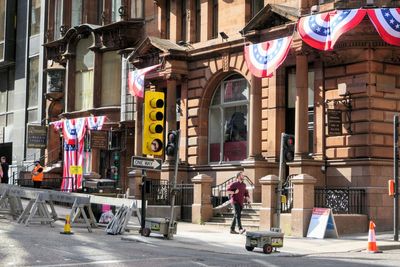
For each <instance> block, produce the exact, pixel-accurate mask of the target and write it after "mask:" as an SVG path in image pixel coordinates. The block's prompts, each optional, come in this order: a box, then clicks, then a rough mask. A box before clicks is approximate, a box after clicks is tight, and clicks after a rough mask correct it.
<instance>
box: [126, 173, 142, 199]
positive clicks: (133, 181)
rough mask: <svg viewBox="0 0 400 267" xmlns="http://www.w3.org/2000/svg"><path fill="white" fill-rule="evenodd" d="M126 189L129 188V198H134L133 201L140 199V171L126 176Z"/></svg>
mask: <svg viewBox="0 0 400 267" xmlns="http://www.w3.org/2000/svg"><path fill="white" fill-rule="evenodd" d="M128 179H129V181H128V187H129V196H134V197H135V199H141V198H142V191H141V186H142V171H141V170H134V171H131V172H130V173H129V174H128Z"/></svg>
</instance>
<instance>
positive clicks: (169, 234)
mask: <svg viewBox="0 0 400 267" xmlns="http://www.w3.org/2000/svg"><path fill="white" fill-rule="evenodd" d="M176 132H177V140H176V143H177V145H176V152H175V171H174V181H173V183H172V191H171V192H172V199H171V216H170V218H169V226H168V239H170V238H171V237H172V234H171V231H172V229H173V226H174V212H175V195H176V191H177V189H176V179H177V176H178V164H179V146H180V139H181V130H177V131H176Z"/></svg>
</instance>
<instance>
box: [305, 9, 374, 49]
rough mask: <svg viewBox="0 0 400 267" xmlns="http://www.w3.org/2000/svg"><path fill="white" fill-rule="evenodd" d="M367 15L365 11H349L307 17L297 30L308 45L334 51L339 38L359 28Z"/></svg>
mask: <svg viewBox="0 0 400 267" xmlns="http://www.w3.org/2000/svg"><path fill="white" fill-rule="evenodd" d="M365 13H366V11H365V10H364V9H348V10H335V11H331V12H326V13H322V14H317V15H312V16H307V17H303V18H301V19H300V20H299V22H298V25H297V30H298V32H299V34H300V36H301V38H302V39H303V41H304V42H306V43H307V44H308V45H310V46H312V47H314V48H316V49H319V50H332V49H333V46H334V45H335V43H336V41H337V40H338V39H339V37H340V36H341V35H342V34H344V33H345V32H347V31H349V30H351V29H353V28H354V27H355V26H357V25H358V24H359V23H360V22H361V21H362V19H363V18H364V16H365Z"/></svg>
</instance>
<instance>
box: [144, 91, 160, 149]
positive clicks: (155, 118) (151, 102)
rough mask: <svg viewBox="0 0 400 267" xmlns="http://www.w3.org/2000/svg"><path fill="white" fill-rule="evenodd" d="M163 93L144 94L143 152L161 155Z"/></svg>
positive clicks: (150, 92)
mask: <svg viewBox="0 0 400 267" xmlns="http://www.w3.org/2000/svg"><path fill="white" fill-rule="evenodd" d="M164 102H165V101H164V93H163V92H152V91H147V92H145V94H144V121H143V154H146V155H162V153H163V148H164Z"/></svg>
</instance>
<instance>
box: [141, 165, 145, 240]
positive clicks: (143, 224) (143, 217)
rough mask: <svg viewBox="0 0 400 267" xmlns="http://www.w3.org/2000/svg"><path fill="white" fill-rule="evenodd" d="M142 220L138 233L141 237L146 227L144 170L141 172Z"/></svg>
mask: <svg viewBox="0 0 400 267" xmlns="http://www.w3.org/2000/svg"><path fill="white" fill-rule="evenodd" d="M141 217H142V220H141V222H140V228H141V229H140V232H141V234H142V235H143V230H144V228H145V226H146V170H142V210H141Z"/></svg>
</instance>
